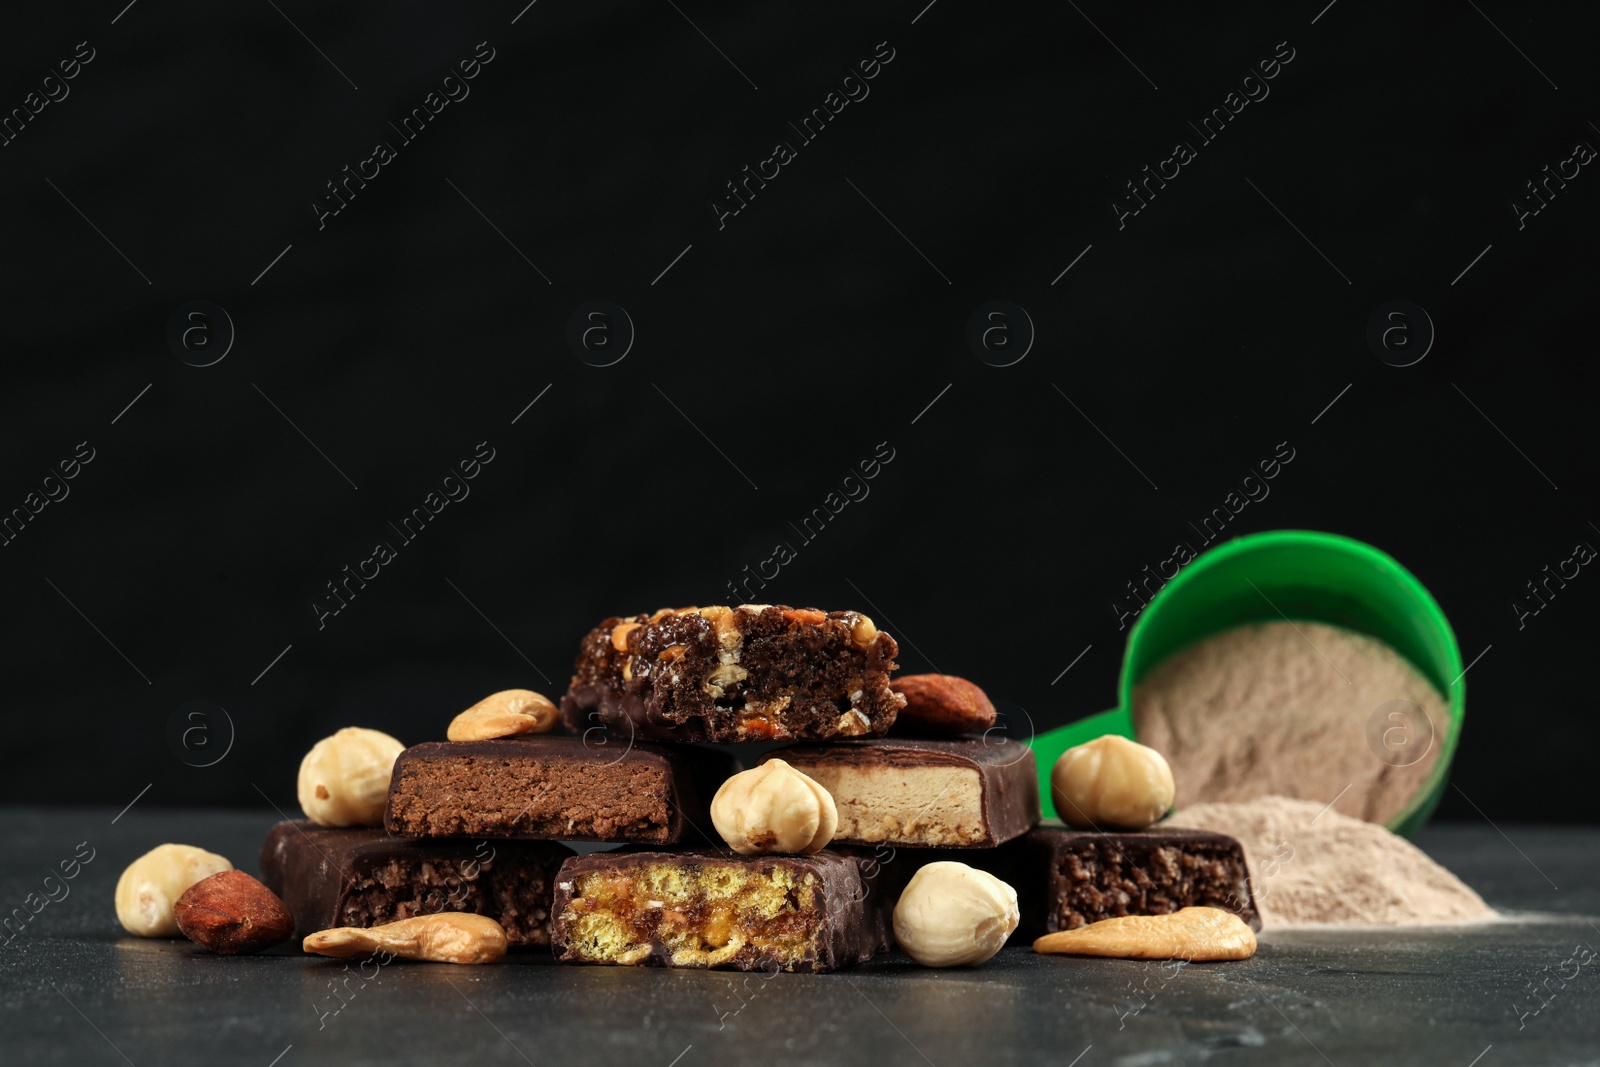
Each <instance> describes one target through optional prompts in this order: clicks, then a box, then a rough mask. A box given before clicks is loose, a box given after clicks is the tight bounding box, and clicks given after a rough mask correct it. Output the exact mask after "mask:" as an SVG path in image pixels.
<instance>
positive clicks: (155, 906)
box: [116, 845, 233, 937]
mask: <svg viewBox="0 0 1600 1067" xmlns="http://www.w3.org/2000/svg"><path fill="white" fill-rule="evenodd" d="M231 870H233V864H231V863H229V862H228V861H227V860H226V859H224V858H223V857H221V856H218V855H217V854H216V853H214V852H207V851H206V850H205V849H201V848H195V847H194V846H193V845H157V846H156V847H155V848H153V849H151V850H150V851H149V852H146V853H145V854H144V855H142V856H140V857H139V858H138V859H136V860H134V861H133V862H132V863H130V864H128V869H127V870H125V871H123V872H122V877H121V878H118V879H117V896H116V899H117V921H118V922H120V923H121V924H122V928H123V929H124V930H126V931H128V933H130V934H137V935H139V936H140V937H172V936H173V935H175V934H176V933H177V932H178V920H177V918H176V917H175V916H174V914H173V908H174V907H175V906H176V905H177V903H178V898H179V897H181V896H183V894H184V893H185V892H186V891H187V890H188V888H189V887H190V886H192V885H194V884H195V883H196V882H198V881H200V880H201V879H202V878H209V877H210V876H211V875H213V874H216V873H217V872H218V871H231Z"/></svg>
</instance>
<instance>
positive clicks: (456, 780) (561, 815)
mask: <svg viewBox="0 0 1600 1067" xmlns="http://www.w3.org/2000/svg"><path fill="white" fill-rule="evenodd" d="M738 769H739V768H738V763H737V762H736V761H735V760H734V759H733V758H732V757H731V756H728V755H726V754H724V753H722V752H718V751H716V750H715V749H705V748H695V747H692V746H689V745H671V746H667V745H650V744H645V743H642V742H635V743H633V744H628V743H627V742H624V741H620V740H618V739H615V738H613V739H611V740H610V741H609V742H608V743H606V744H589V743H586V741H585V740H584V739H583V738H580V737H552V736H549V735H540V736H532V737H528V736H524V737H504V738H498V739H496V740H493V741H430V742H427V743H424V744H420V745H413V746H412V747H411V748H408V749H406V750H405V751H404V752H402V753H400V756H399V758H398V759H396V760H395V764H394V775H393V778H392V779H391V781H390V783H389V806H388V809H387V811H385V813H384V820H383V821H384V826H385V828H387V829H388V831H389V832H390V833H391V834H394V835H396V836H398V837H524V838H544V839H552V840H567V841H625V842H635V843H641V844H651V845H670V844H677V843H679V842H681V841H684V840H690V841H699V840H702V839H703V838H704V835H705V834H709V833H710V832H711V829H710V828H711V815H710V810H709V806H710V803H711V798H712V796H714V795H715V794H716V791H717V787H718V786H720V785H721V784H722V783H723V782H724V781H726V780H727V778H728V776H729V775H731V774H733V773H735V772H736V771H737V770H738Z"/></svg>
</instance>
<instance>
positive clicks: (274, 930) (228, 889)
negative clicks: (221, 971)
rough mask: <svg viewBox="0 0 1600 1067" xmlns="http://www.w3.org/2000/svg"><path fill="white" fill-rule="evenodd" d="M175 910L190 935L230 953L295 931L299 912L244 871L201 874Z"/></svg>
mask: <svg viewBox="0 0 1600 1067" xmlns="http://www.w3.org/2000/svg"><path fill="white" fill-rule="evenodd" d="M172 910H173V916H174V917H175V918H176V919H177V922H178V929H179V930H181V931H182V932H183V936H184V937H187V938H188V939H189V940H190V941H193V942H194V943H195V944H197V945H199V946H200V947H201V948H206V949H210V950H211V951H212V952H218V953H221V954H222V955H224V956H242V955H245V954H246V953H250V952H260V951H261V950H262V949H264V948H271V947H272V946H273V945H279V944H282V943H283V942H285V941H287V940H289V938H290V936H292V935H293V934H294V916H293V915H291V914H289V909H288V908H287V907H286V906H285V905H284V903H283V901H282V900H280V899H278V895H277V894H276V893H274V892H273V891H272V890H270V889H268V888H267V887H266V886H264V885H262V884H261V883H260V882H258V881H256V880H255V879H254V878H252V877H250V876H249V875H248V874H245V873H244V872H243V871H219V872H218V873H216V874H213V875H211V876H210V877H209V878H202V879H200V880H199V881H198V882H196V883H195V884H194V885H192V886H190V887H189V888H188V889H186V890H184V893H183V896H181V897H179V898H178V902H177V904H175V905H174V906H173V909H172Z"/></svg>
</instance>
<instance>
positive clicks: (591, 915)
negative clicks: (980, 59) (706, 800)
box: [550, 848, 894, 973]
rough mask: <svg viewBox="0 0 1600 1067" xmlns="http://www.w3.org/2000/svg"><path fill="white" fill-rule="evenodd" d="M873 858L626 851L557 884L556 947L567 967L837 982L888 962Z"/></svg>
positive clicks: (571, 872) (567, 871) (569, 867)
mask: <svg viewBox="0 0 1600 1067" xmlns="http://www.w3.org/2000/svg"><path fill="white" fill-rule="evenodd" d="M867 862H868V861H867V860H866V858H865V857H864V856H859V855H841V854H839V853H836V852H833V851H831V850H828V849H824V850H822V851H821V852H817V853H814V854H812V855H809V856H784V855H763V856H739V855H736V854H734V853H733V852H730V851H728V850H725V849H705V850H700V851H693V852H652V851H644V850H634V849H631V848H628V849H618V850H616V851H613V852H596V853H591V854H590V855H587V856H576V857H574V858H572V859H570V860H568V861H567V862H566V863H564V864H562V865H561V870H560V872H559V873H558V874H557V876H556V895H555V903H554V906H553V908H552V915H553V918H552V919H551V921H550V938H551V948H552V949H553V951H554V952H555V956H556V959H558V960H560V961H562V962H563V963H606V964H619V965H624V966H628V965H631V966H644V967H694V968H708V969H716V970H736V971H767V972H769V973H775V972H777V971H812V972H823V971H834V970H838V969H840V968H842V967H849V966H853V965H854V964H856V963H858V962H860V961H862V960H865V959H868V958H870V957H871V956H872V955H873V954H874V953H875V952H879V951H883V950H884V949H885V948H886V947H887V946H888V944H889V943H890V941H889V933H888V930H889V915H890V909H891V908H892V907H893V903H894V902H893V899H892V894H891V893H888V892H879V891H876V887H875V886H874V885H873V884H872V883H871V881H870V878H871V874H870V873H869V872H868V869H867V867H866V866H865V864H866V863H867Z"/></svg>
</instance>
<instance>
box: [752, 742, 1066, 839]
mask: <svg viewBox="0 0 1600 1067" xmlns="http://www.w3.org/2000/svg"><path fill="white" fill-rule="evenodd" d="M773 757H779V758H782V759H784V760H787V761H788V763H789V765H790V766H792V767H793V768H794V769H795V770H797V771H801V772H803V773H804V774H806V775H808V776H809V777H811V778H812V779H814V780H815V781H816V782H817V783H818V784H819V785H821V786H822V787H823V788H824V789H826V790H827V791H828V792H829V793H830V794H832V796H833V801H834V804H835V805H836V806H837V807H838V809H839V828H838V830H837V831H836V832H835V833H834V835H833V840H834V841H835V842H838V843H840V844H852V845H877V844H883V845H891V846H897V847H902V846H903V847H911V848H993V847H994V846H996V845H998V844H1001V843H1002V842H1005V841H1009V840H1011V839H1012V838H1014V837H1016V836H1017V835H1019V834H1021V833H1023V832H1025V831H1026V830H1027V829H1028V828H1029V827H1031V826H1033V825H1034V824H1035V823H1037V822H1038V821H1039V776H1038V771H1037V770H1036V769H1035V764H1034V758H1033V750H1032V749H1030V748H1029V747H1028V746H1027V745H1024V744H1021V743H1019V742H1016V741H1011V740H1005V739H999V740H988V739H981V738H962V739H959V740H915V739H911V738H898V737H891V738H884V739H882V740H874V741H845V742H839V743H837V744H832V745H792V746H790V747H788V748H781V749H778V750H777V751H775V752H769V753H767V754H766V755H765V756H764V757H763V762H764V761H765V760H767V759H772V758H773Z"/></svg>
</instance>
